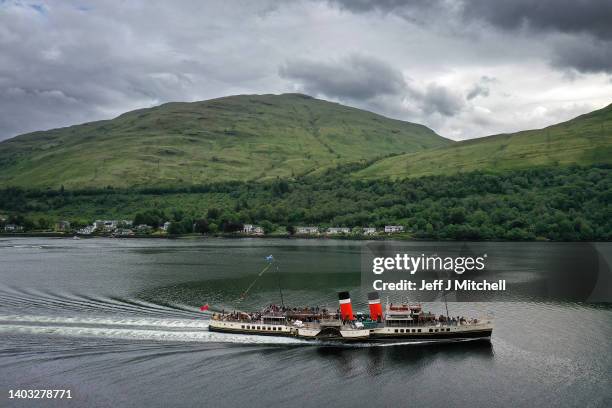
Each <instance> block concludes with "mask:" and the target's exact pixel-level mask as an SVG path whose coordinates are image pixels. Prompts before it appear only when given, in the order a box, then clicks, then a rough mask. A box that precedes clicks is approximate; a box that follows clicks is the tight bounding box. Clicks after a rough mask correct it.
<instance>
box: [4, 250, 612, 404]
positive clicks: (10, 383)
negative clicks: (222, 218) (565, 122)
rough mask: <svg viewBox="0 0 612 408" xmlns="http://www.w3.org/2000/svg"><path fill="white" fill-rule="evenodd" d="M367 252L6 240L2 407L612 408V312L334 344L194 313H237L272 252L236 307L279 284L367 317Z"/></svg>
mask: <svg viewBox="0 0 612 408" xmlns="http://www.w3.org/2000/svg"><path fill="white" fill-rule="evenodd" d="M361 245H363V244H362V243H360V242H350V241H315V240H304V241H299V240H295V241H294V240H291V241H288V240H262V239H253V240H250V239H244V240H193V241H186V240H185V241H183V240H179V241H169V240H135V239H129V240H112V239H95V240H94V239H90V240H86V239H83V240H78V241H73V240H65V239H42V238H23V239H17V238H10V239H7V238H3V239H0V278H1V282H0V390H1V391H2V393H3V395H2V396H1V397H0V405H3V406H12V405H14V406H28V405H32V406H34V405H36V406H38V405H40V404H41V401H18V402H17V403H15V401H10V400H8V399H7V398H6V397H7V391H8V390H9V389H23V388H26V389H28V388H66V389H71V390H72V393H73V396H74V399H73V400H72V401H71V402H72V405H74V406H86V405H87V406H143V405H145V404H146V405H147V406H152V407H170V406H172V407H182V406H185V407H189V406H214V407H217V406H220V407H244V406H251V407H259V406H287V405H292V406H298V407H303V406H307V407H308V406H312V407H315V406H317V407H320V406H330V407H331V406H333V407H344V406H346V407H348V406H351V407H356V406H442V405H444V406H471V407H474V406H476V407H478V406H483V407H489V406H492V405H496V406H525V407H532V406H551V407H552V406H555V407H556V406H581V407H582V406H594V407H600V406H601V407H603V406H611V405H612V391H611V388H610V384H611V380H612V376H611V371H612V346H611V341H610V339H611V338H612V308H610V307H609V306H603V305H588V304H580V303H568V302H546V301H542V300H539V299H527V300H522V301H520V302H519V301H510V302H496V303H492V302H489V303H450V304H449V308H450V309H451V314H464V315H473V314H481V313H493V314H494V315H495V319H496V328H495V331H494V334H493V338H492V341H491V343H482V342H461V343H453V344H444V345H439V344H432V343H430V342H422V343H417V344H410V345H392V346H390V345H365V344H357V345H338V344H329V343H328V344H315V343H311V342H307V341H301V340H296V339H290V338H282V337H268V336H265V337H264V336H248V337H246V336H240V335H231V334H222V333H211V332H208V330H207V326H208V322H207V317H208V315H207V314H206V313H202V312H200V311H199V309H198V307H199V306H200V305H201V304H203V303H210V304H211V306H212V307H213V308H214V309H222V308H225V309H228V310H229V309H231V308H232V307H233V306H234V305H235V303H234V300H235V299H236V298H237V297H238V296H239V294H240V293H241V292H242V291H243V290H244V288H245V287H246V286H248V284H249V283H250V282H251V281H252V280H253V278H254V276H255V275H256V274H257V273H258V272H259V271H260V269H261V266H262V259H263V257H264V256H265V255H268V254H270V253H273V254H274V255H275V257H276V259H277V260H278V262H279V265H280V266H281V271H280V273H274V272H272V273H270V274H267V275H264V277H262V279H261V280H260V281H258V283H257V285H256V286H255V287H254V288H253V293H252V295H251V296H249V298H247V300H246V301H245V302H243V303H242V304H241V307H243V308H247V309H248V308H251V307H252V308H256V307H260V306H262V305H264V304H266V303H270V302H272V301H273V302H279V297H280V295H279V291H278V287H279V284H280V286H281V287H283V288H284V289H283V295H284V299H285V302H286V303H288V304H328V305H330V307H335V305H336V296H335V292H336V291H337V290H343V289H349V290H351V293H352V297H353V303H354V304H355V307H356V308H357V309H362V310H365V308H366V303H365V296H364V294H363V293H362V291H361V290H360V289H359V285H360V275H359V266H360V265H359V262H360V260H359V258H360V252H361ZM487 245H507V244H491V243H488V244H487ZM529 245H532V246H533V247H532V248H533V251H531V252H527V253H525V251H523V252H522V256H521V262H523V263H527V264H528V265H529V264H530V258H529V257H530V256H533V265H537V258H536V255H535V254H537V253H538V252H539V251H540V250H546V251H549V252H550V251H552V252H554V251H560V252H563V251H566V250H567V244H565V246H563V245H559V244H552V243H534V244H529ZM508 250H511V248H510V249H508ZM523 278H524V277H523ZM428 307H429V308H430V309H432V310H433V311H436V312H438V313H441V312H442V308H443V305H441V304H429V305H428ZM44 405H45V406H65V405H66V404H65V401H59V400H58V401H44Z"/></svg>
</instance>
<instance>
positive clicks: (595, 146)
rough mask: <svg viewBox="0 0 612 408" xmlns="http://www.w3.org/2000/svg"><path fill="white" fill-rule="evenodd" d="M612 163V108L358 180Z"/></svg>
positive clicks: (404, 160) (390, 162)
mask: <svg viewBox="0 0 612 408" xmlns="http://www.w3.org/2000/svg"><path fill="white" fill-rule="evenodd" d="M607 163H612V105H609V106H607V107H606V108H603V109H600V110H597V111H594V112H591V113H588V114H585V115H581V116H578V117H577V118H575V119H572V120H570V121H567V122H564V123H560V124H557V125H553V126H549V127H547V128H544V129H538V130H529V131H524V132H518V133H512V134H501V135H495V136H489V137H485V138H481V139H474V140H469V141H465V142H459V143H454V144H452V145H448V146H445V147H442V148H437V149H430V150H427V151H424V152H418V153H409V154H403V155H399V156H395V157H390V158H386V159H383V160H380V161H378V162H376V163H374V164H373V165H371V166H369V167H367V168H365V169H363V170H361V171H359V172H357V173H356V174H355V175H354V177H356V178H367V179H372V178H392V179H403V178H414V177H421V176H428V175H452V174H457V173H465V172H470V171H474V170H482V171H490V172H500V171H507V170H515V169H526V168H533V167H541V166H557V165H561V166H562V165H569V164H577V165H585V166H588V165H592V164H607Z"/></svg>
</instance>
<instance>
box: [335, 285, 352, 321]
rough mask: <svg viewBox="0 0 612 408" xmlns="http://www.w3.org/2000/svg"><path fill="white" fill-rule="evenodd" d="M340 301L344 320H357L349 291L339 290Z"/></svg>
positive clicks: (341, 314)
mask: <svg viewBox="0 0 612 408" xmlns="http://www.w3.org/2000/svg"><path fill="white" fill-rule="evenodd" d="M338 301H339V302H340V316H341V317H342V320H355V316H353V306H352V305H351V295H350V294H349V293H348V292H338Z"/></svg>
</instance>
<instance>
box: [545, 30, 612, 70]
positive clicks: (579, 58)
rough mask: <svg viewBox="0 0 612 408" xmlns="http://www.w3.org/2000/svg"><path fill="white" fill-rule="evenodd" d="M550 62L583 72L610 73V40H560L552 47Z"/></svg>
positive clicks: (611, 59) (611, 64) (611, 43)
mask: <svg viewBox="0 0 612 408" xmlns="http://www.w3.org/2000/svg"><path fill="white" fill-rule="evenodd" d="M552 64H553V65H554V66H556V67H559V68H567V67H570V68H573V69H576V70H577V71H579V72H583V73H599V72H608V73H612V42H606V41H597V40H592V39H590V38H573V39H567V40H565V41H560V42H559V43H558V44H557V45H556V46H555V48H554V53H553V56H552Z"/></svg>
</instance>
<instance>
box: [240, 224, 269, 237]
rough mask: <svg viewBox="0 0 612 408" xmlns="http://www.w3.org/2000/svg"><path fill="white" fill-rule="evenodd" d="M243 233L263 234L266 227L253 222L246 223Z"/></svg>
mask: <svg viewBox="0 0 612 408" xmlns="http://www.w3.org/2000/svg"><path fill="white" fill-rule="evenodd" d="M242 233H243V234H247V235H263V234H264V229H263V228H262V227H260V226H257V225H253V224H244V225H243V226H242Z"/></svg>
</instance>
